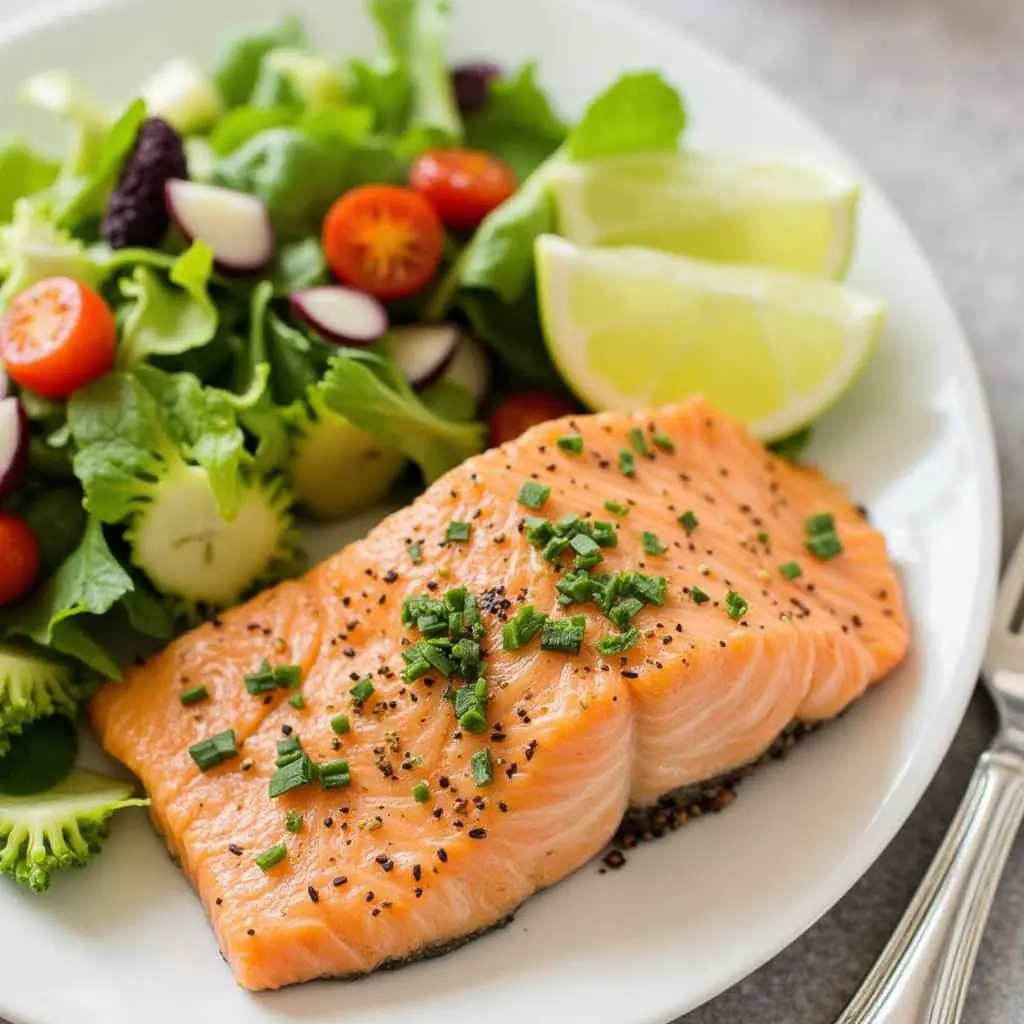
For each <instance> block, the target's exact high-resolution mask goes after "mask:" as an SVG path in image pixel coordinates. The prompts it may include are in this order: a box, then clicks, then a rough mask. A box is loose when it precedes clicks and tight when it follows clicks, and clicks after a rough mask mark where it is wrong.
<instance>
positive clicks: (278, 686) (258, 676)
mask: <svg viewBox="0 0 1024 1024" xmlns="http://www.w3.org/2000/svg"><path fill="white" fill-rule="evenodd" d="M244 678H245V688H246V690H247V691H248V692H249V693H251V694H253V696H257V695H259V694H263V693H270V692H271V691H272V690H292V689H294V688H295V687H296V686H298V685H299V683H301V682H302V668H301V667H300V666H298V665H275V666H274V667H273V668H271V666H270V662H269V661H267V659H266V658H264V659H263V661H262V663H261V664H260V667H259V668H258V669H257V670H256V671H255V672H250V673H248V674H247V675H246V676H245V677H244Z"/></svg>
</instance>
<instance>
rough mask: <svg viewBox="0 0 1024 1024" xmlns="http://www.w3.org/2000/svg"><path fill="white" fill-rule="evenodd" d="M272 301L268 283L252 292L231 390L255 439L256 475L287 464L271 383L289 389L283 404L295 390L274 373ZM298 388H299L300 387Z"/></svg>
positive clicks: (281, 421) (286, 444) (284, 435)
mask: <svg viewBox="0 0 1024 1024" xmlns="http://www.w3.org/2000/svg"><path fill="white" fill-rule="evenodd" d="M273 297H274V286H273V284H272V283H271V282H270V281H261V282H260V283H259V284H258V285H257V286H256V288H255V290H254V291H253V294H252V300H251V303H250V314H249V337H248V338H247V340H246V343H245V345H244V347H243V348H242V351H241V354H240V357H239V359H238V361H237V366H236V378H237V379H236V382H235V386H236V390H238V391H241V392H242V395H238V396H236V397H235V398H234V402H235V405H236V408H237V409H238V418H239V421H240V422H241V424H242V425H243V426H244V427H245V429H246V430H247V431H249V433H250V434H252V436H253V437H255V438H256V453H255V455H254V457H253V458H254V463H255V467H256V469H257V470H258V471H259V472H260V473H268V472H271V471H273V470H276V469H281V468H282V467H283V466H284V465H285V463H286V462H287V460H288V453H289V448H290V441H289V437H288V428H287V426H286V424H285V420H284V416H283V415H282V412H281V409H279V408H278V407H277V405H276V404H275V402H274V395H273V393H272V391H271V382H272V381H273V382H275V383H276V384H277V387H278V389H279V390H281V389H284V388H288V389H289V390H288V393H287V396H286V397H285V401H286V402H288V401H292V400H293V399H292V397H291V395H292V392H291V389H292V388H293V387H295V386H296V385H294V384H293V383H291V382H290V381H288V380H287V379H286V377H285V374H284V373H283V372H281V373H275V372H274V362H275V361H276V358H275V356H272V354H271V351H270V349H271V343H270V341H269V340H268V330H267V319H268V314H269V312H270V302H271V300H272V299H273ZM303 379H304V378H303ZM298 387H299V388H301V387H302V385H301V384H300V385H298ZM298 393H299V392H295V394H298ZM243 396H245V397H243Z"/></svg>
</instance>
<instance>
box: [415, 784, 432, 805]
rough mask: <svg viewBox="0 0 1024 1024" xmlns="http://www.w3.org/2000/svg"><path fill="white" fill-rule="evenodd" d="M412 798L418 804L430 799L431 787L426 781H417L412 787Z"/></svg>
mask: <svg viewBox="0 0 1024 1024" xmlns="http://www.w3.org/2000/svg"><path fill="white" fill-rule="evenodd" d="M412 798H413V800H415V801H416V803H418V804H425V803H426V802H427V801H428V800H429V799H430V787H429V786H428V785H427V784H426V783H425V782H417V783H416V785H415V786H413V787H412Z"/></svg>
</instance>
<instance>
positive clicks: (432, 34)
mask: <svg viewBox="0 0 1024 1024" xmlns="http://www.w3.org/2000/svg"><path fill="white" fill-rule="evenodd" d="M450 7H451V5H450V3H449V2H448V0H371V3H370V12H371V13H372V15H373V17H374V18H375V19H376V22H377V25H378V27H379V28H380V31H381V34H382V35H383V37H384V41H385V44H386V46H387V50H388V54H389V56H390V58H391V62H392V65H393V67H394V68H396V69H397V70H398V72H399V73H400V74H401V75H402V76H404V78H405V81H406V82H407V83H408V91H407V94H406V95H407V96H408V97H409V110H408V122H407V124H405V125H404V126H403V128H404V129H408V128H423V129H426V130H427V131H428V132H430V133H431V134H433V135H434V136H435V137H436V140H437V141H438V142H439V143H440V142H446V143H448V144H457V143H459V142H460V141H461V140H462V134H463V128H462V119H461V118H460V116H459V110H458V106H457V104H456V102H455V95H454V91H453V89H452V82H451V75H450V73H449V71H448V64H447V62H446V60H445V55H444V47H445V40H446V36H447V33H448V17H449V14H450Z"/></svg>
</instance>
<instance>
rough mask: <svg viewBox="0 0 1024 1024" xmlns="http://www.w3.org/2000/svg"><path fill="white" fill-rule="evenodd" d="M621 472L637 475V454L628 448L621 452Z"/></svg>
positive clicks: (625, 474)
mask: <svg viewBox="0 0 1024 1024" xmlns="http://www.w3.org/2000/svg"><path fill="white" fill-rule="evenodd" d="M619 472H620V473H621V474H622V475H623V476H636V456H634V455H633V453H632V452H631V451H629V450H628V449H626V448H623V449H622V451H620V452H619Z"/></svg>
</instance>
